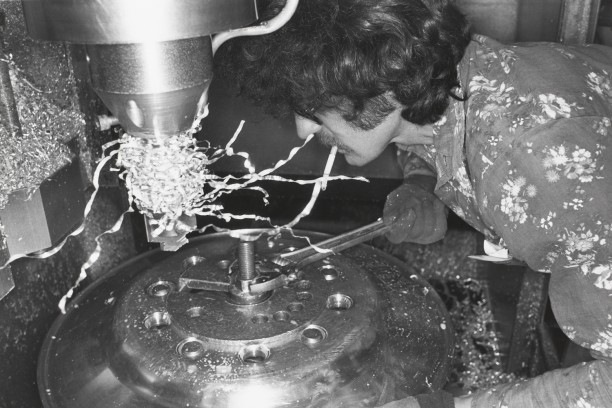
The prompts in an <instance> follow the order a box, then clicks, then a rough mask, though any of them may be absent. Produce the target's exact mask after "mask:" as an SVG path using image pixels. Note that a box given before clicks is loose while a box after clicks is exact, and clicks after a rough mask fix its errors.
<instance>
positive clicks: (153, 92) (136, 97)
mask: <svg viewBox="0 0 612 408" xmlns="http://www.w3.org/2000/svg"><path fill="white" fill-rule="evenodd" d="M87 55H88V57H89V70H90V76H91V82H92V85H93V88H94V89H95V91H96V93H97V94H98V96H100V98H101V99H102V101H104V104H105V105H106V107H107V108H108V109H109V110H110V111H111V112H112V113H113V115H114V116H115V117H117V119H119V122H120V123H121V125H122V126H123V128H124V129H125V130H126V131H127V132H128V133H130V134H133V135H137V136H141V137H154V136H155V135H157V136H163V135H167V134H175V133H177V132H180V131H183V130H186V129H189V127H190V126H191V124H192V122H193V119H194V117H195V115H196V111H197V108H198V102H199V100H200V98H201V97H202V94H203V93H204V92H205V91H206V90H207V89H208V86H209V84H210V81H211V79H212V49H211V40H210V37H197V38H191V39H186V40H177V41H166V42H148V43H140V44H113V45H107V44H96V45H88V46H87Z"/></svg>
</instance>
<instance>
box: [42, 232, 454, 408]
mask: <svg viewBox="0 0 612 408" xmlns="http://www.w3.org/2000/svg"><path fill="white" fill-rule="evenodd" d="M249 231H251V230H249ZM258 231H259V230H258ZM300 235H306V236H309V237H310V238H311V239H313V240H316V239H319V238H322V237H323V236H322V235H320V234H314V233H300ZM271 242H272V243H273V245H272V244H271ZM238 245H239V241H238V240H236V239H234V238H231V237H230V236H229V235H228V234H212V235H207V236H203V237H199V238H196V239H193V240H192V242H191V243H190V244H189V245H188V246H186V247H185V248H183V249H181V250H180V251H179V252H176V253H167V252H162V251H153V252H151V253H147V254H145V255H142V256H140V257H138V258H136V259H134V260H132V261H130V262H128V263H126V264H124V265H123V266H120V267H119V268H117V269H115V270H114V271H111V272H109V273H108V274H107V275H106V277H104V278H102V279H100V280H98V281H96V282H95V283H94V284H92V285H91V286H90V287H88V288H87V289H86V290H85V291H83V293H81V294H80V295H79V296H78V297H77V298H76V299H75V300H74V301H73V302H72V303H71V304H70V306H69V308H68V311H67V313H66V314H65V315H63V316H61V317H60V318H59V319H58V320H57V321H56V322H55V324H54V326H53V327H52V329H51V330H50V332H49V334H48V336H47V338H46V341H45V344H44V346H43V349H42V351H41V356H40V363H39V372H38V376H39V382H38V383H39V388H40V391H41V397H42V400H43V404H44V405H45V407H46V408H60V407H61V408H76V407H79V408H80V407H84V406H86V407H88V408H102V407H104V408H107V407H116V408H136V407H142V408H144V407H146V408H153V407H215V408H226V407H227V408H238V407H245V406H252V407H261V408H276V407H287V406H291V407H317V408H320V407H351V408H352V407H372V406H376V405H380V404H382V403H384V402H388V401H391V400H394V399H397V398H401V397H404V396H406V395H411V394H416V393H420V392H425V391H427V390H429V389H430V388H434V389H435V388H439V387H441V386H442V385H443V384H444V382H445V381H446V375H447V374H448V370H449V364H450V359H451V355H452V351H453V343H452V334H451V330H450V322H449V319H448V314H447V312H446V310H445V309H444V306H443V304H442V302H441V301H440V299H439V298H438V296H437V295H436V293H435V291H433V289H431V287H430V286H429V285H428V284H427V283H426V282H425V281H424V280H423V279H421V278H420V277H418V276H417V275H416V274H414V273H413V272H412V271H410V269H409V268H408V267H407V266H406V265H405V264H403V263H401V262H399V261H397V260H396V259H395V258H393V257H391V256H389V255H387V254H385V253H383V252H380V251H378V250H376V249H373V248H371V247H368V246H365V245H360V246H358V247H355V248H352V249H349V250H346V251H344V252H343V253H342V254H341V255H334V256H332V257H329V258H327V259H325V260H323V261H318V262H315V263H312V264H310V265H308V266H306V267H305V268H303V269H302V270H300V274H299V275H300V277H301V279H299V280H296V281H292V282H290V283H288V284H286V285H285V286H282V287H280V288H276V289H274V290H273V293H271V295H270V296H269V297H268V298H267V299H265V300H264V301H262V302H259V303H256V304H247V305H243V304H237V303H236V302H234V301H232V299H231V296H230V295H229V294H228V293H226V292H222V291H211V290H193V289H185V287H183V286H181V285H180V283H179V282H180V277H181V275H182V274H183V272H184V271H185V270H186V269H188V268H192V269H190V271H191V273H193V267H194V266H196V265H201V266H202V269H201V270H202V271H203V272H202V273H203V274H205V275H207V276H202V277H201V278H202V279H210V280H213V281H214V280H220V279H224V278H226V277H227V274H228V272H229V271H230V268H229V265H230V264H231V263H232V262H233V259H234V258H235V254H236V253H237V247H238ZM304 245H306V241H302V240H300V239H298V238H295V237H293V236H284V235H281V236H276V237H274V238H262V239H260V240H258V241H257V243H256V248H255V249H256V251H255V253H256V256H255V261H256V262H255V264H256V265H260V264H259V263H258V262H259V261H262V260H265V258H266V255H267V254H269V255H272V254H273V252H275V253H276V252H280V251H281V250H282V249H283V248H286V247H290V246H295V247H301V246H304ZM266 265H269V263H267V264H266ZM279 270H280V269H279ZM330 277H333V278H331V279H330ZM109 298H114V299H115V301H114V302H107V301H106V300H107V299H109Z"/></svg>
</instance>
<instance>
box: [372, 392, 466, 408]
mask: <svg viewBox="0 0 612 408" xmlns="http://www.w3.org/2000/svg"><path fill="white" fill-rule="evenodd" d="M379 408H455V400H454V398H453V396H452V395H451V394H449V393H447V392H445V391H437V392H434V393H431V394H420V395H417V396H415V397H408V398H403V399H401V400H398V401H393V402H389V403H388V404H385V405H382V406H380V407H379Z"/></svg>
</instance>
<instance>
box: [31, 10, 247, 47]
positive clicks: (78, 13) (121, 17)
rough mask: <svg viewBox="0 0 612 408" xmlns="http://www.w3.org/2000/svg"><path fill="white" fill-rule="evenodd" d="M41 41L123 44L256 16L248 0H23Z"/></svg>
mask: <svg viewBox="0 0 612 408" xmlns="http://www.w3.org/2000/svg"><path fill="white" fill-rule="evenodd" d="M23 10H24V14H25V18H26V24H27V27H28V32H29V33H30V35H31V36H32V37H33V38H37V39H40V40H58V41H69V42H75V43H80V44H125V43H137V42H149V41H172V40H179V39H184V38H193V37H201V36H205V35H210V34H214V33H218V32H221V31H225V30H230V29H233V28H238V27H243V26H246V25H249V24H251V23H253V22H254V21H255V20H256V19H257V10H256V7H255V2H254V1H253V0H181V1H180V2H176V1H174V0H129V1H126V0H97V1H86V0H77V1H75V0H23Z"/></svg>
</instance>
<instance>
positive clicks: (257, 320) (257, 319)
mask: <svg viewBox="0 0 612 408" xmlns="http://www.w3.org/2000/svg"><path fill="white" fill-rule="evenodd" d="M268 320H269V318H268V316H266V315H264V314H258V315H255V316H253V317H252V318H251V321H252V322H253V323H255V324H262V323H268Z"/></svg>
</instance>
